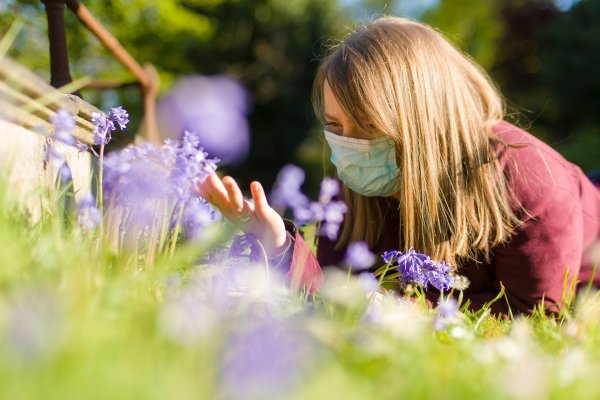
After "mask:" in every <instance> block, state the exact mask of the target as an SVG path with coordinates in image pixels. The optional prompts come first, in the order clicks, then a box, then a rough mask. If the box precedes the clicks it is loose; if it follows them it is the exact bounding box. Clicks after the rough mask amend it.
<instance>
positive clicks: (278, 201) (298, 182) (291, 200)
mask: <svg viewBox="0 0 600 400" xmlns="http://www.w3.org/2000/svg"><path fill="white" fill-rule="evenodd" d="M304 178H305V173H304V171H303V170H302V168H300V167H297V166H295V165H291V164H288V165H285V166H284V167H283V168H282V169H281V171H279V174H277V179H276V181H275V184H274V185H273V187H274V189H273V192H272V193H271V196H270V202H271V205H272V206H273V207H275V208H279V209H282V210H283V209H285V208H287V207H289V208H291V209H292V210H294V212H295V210H296V209H298V208H300V207H305V206H306V205H307V204H308V203H309V200H308V198H307V197H306V196H305V195H304V194H303V193H302V192H301V190H300V187H301V186H302V184H303V183H304ZM306 220H307V221H308V220H310V217H308V218H307V219H306Z"/></svg>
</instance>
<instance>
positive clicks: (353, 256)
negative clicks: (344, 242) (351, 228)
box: [344, 241, 375, 269]
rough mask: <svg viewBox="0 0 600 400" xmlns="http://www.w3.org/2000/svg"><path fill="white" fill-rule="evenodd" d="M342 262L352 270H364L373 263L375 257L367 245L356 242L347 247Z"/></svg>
mask: <svg viewBox="0 0 600 400" xmlns="http://www.w3.org/2000/svg"><path fill="white" fill-rule="evenodd" d="M344 261H345V262H346V264H348V265H350V266H352V267H353V268H354V269H366V268H369V267H370V266H371V265H373V263H374V262H375V255H374V254H373V253H372V252H371V250H369V246H368V245H367V243H365V242H363V241H358V242H353V243H350V245H348V248H347V249H346V255H345V258H344Z"/></svg>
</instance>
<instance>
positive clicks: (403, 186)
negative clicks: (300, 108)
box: [198, 17, 600, 313]
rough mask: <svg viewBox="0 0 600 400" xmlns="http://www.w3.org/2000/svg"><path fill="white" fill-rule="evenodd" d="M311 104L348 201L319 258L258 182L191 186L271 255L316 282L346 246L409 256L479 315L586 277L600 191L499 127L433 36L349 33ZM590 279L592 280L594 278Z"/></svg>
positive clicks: (397, 30)
mask: <svg viewBox="0 0 600 400" xmlns="http://www.w3.org/2000/svg"><path fill="white" fill-rule="evenodd" d="M314 106H315V109H316V111H317V113H318V115H319V116H320V117H321V118H322V119H323V121H324V123H325V139H326V141H327V143H328V145H329V148H330V150H331V162H332V163H333V165H334V166H335V167H336V170H337V175H338V177H339V179H340V180H341V181H342V182H343V188H344V200H345V202H346V204H347V206H348V212H347V214H346V220H345V223H344V224H343V226H342V230H341V235H340V237H339V240H337V242H332V241H328V240H327V239H326V238H321V239H320V241H319V245H318V248H317V256H316V258H315V257H314V256H313V255H312V253H311V252H310V251H309V250H308V247H307V245H306V243H305V242H304V241H303V239H302V237H301V236H300V235H299V234H298V232H297V230H296V228H295V227H294V226H293V224H291V223H289V222H287V221H286V222H284V220H283V219H282V218H281V217H280V216H279V214H277V212H275V211H274V210H273V209H272V208H271V207H270V206H269V204H268V203H267V200H266V197H265V193H264V191H263V189H262V187H261V185H260V183H258V182H252V183H251V185H250V190H251V193H252V198H253V200H254V204H251V203H249V202H247V201H245V200H244V198H243V196H242V193H241V191H240V188H239V187H238V185H237V184H236V182H235V181H234V180H233V179H232V178H231V177H224V178H223V179H222V181H221V180H220V179H219V178H218V177H217V176H216V175H213V176H211V177H210V178H208V179H207V180H205V181H204V182H203V183H202V185H201V187H199V188H198V190H199V192H200V194H201V195H203V196H204V197H205V198H206V199H207V200H209V201H210V202H211V203H212V204H213V205H215V206H216V207H218V208H219V209H220V210H221V211H222V212H223V214H224V215H225V216H226V217H227V218H229V219H230V220H232V221H245V220H249V222H248V224H247V225H245V230H246V231H247V232H252V233H254V234H256V235H257V237H258V238H259V240H260V241H261V242H262V244H263V246H264V248H265V250H266V252H267V253H268V255H269V256H270V257H271V261H272V262H274V263H279V264H282V263H283V264H289V265H290V266H289V271H290V272H289V274H290V275H291V276H293V277H295V278H296V279H299V280H300V281H301V282H303V283H305V284H306V285H308V286H309V287H310V288H311V289H313V290H314V289H316V288H318V286H319V284H320V282H321V279H322V274H321V267H320V266H326V265H332V264H336V263H337V262H339V261H340V259H341V258H342V255H343V254H344V250H345V248H346V246H347V245H348V244H350V243H351V242H354V241H358V240H364V241H366V242H367V243H368V244H369V246H370V248H371V250H372V251H374V252H376V253H377V254H381V253H382V252H383V251H386V250H391V249H399V250H401V251H407V250H408V249H410V248H414V249H415V250H416V251H418V252H420V253H426V254H428V255H430V256H431V258H432V259H434V260H438V261H441V260H445V261H446V262H449V263H450V264H451V265H452V267H453V268H454V269H455V270H457V272H458V273H460V274H462V275H465V276H466V277H467V278H468V279H469V280H470V286H469V288H468V289H467V290H466V291H465V296H466V298H468V299H469V300H470V304H471V305H470V306H471V308H472V309H479V308H480V307H481V306H482V305H483V304H484V303H486V302H487V301H489V300H492V299H493V298H494V297H495V296H496V295H497V293H498V292H499V290H500V288H501V285H503V286H504V287H505V290H506V296H507V300H508V304H507V302H505V301H498V302H495V303H494V305H493V306H492V311H494V312H499V313H508V312H509V307H510V308H511V309H512V311H513V312H514V311H520V312H524V313H531V312H532V311H533V309H534V307H535V306H536V305H538V304H539V303H542V302H543V304H542V305H544V306H546V307H548V308H549V310H550V311H556V310H557V309H558V308H560V306H561V304H562V302H563V291H564V282H565V279H567V281H568V284H570V283H571V282H573V280H575V279H578V280H579V281H583V282H587V281H588V280H589V279H590V277H591V275H592V264H593V263H594V262H596V263H597V261H598V255H597V254H598V246H599V243H600V240H599V239H600V187H598V186H595V185H594V183H592V182H591V181H590V180H589V179H588V178H587V177H586V176H585V175H584V174H583V172H582V171H581V169H580V168H578V167H577V166H575V165H573V164H571V163H569V162H568V161H566V160H565V159H564V158H563V157H562V156H561V155H559V154H558V153H557V152H556V151H554V150H553V149H552V148H550V147H549V146H548V145H546V144H544V143H543V142H541V141H540V140H538V139H536V138H535V137H533V136H532V135H530V134H529V133H527V132H525V131H523V130H521V129H519V128H518V127H516V126H514V125H511V124H510V123H508V122H505V121H504V120H503V119H504V117H505V111H504V108H503V102H502V99H501V96H500V94H499V93H498V92H497V90H496V89H495V87H494V85H493V84H492V82H491V81H490V78H489V77H488V76H487V74H486V73H485V72H484V71H483V70H482V69H481V68H480V67H479V66H478V65H476V64H475V63H474V62H473V61H472V60H471V59H469V58H468V57H467V56H465V55H464V54H462V53H461V52H460V51H458V50H457V49H456V48H455V47H453V46H452V45H451V44H450V43H449V42H448V41H447V40H446V39H445V38H443V36H442V35H441V34H440V33H438V32H437V31H435V30H434V29H432V28H430V27H428V26H426V25H424V24H422V23H418V22H415V21H410V20H407V19H403V18H398V17H384V18H380V19H378V20H376V21H375V22H372V23H370V24H368V25H366V26H362V27H360V28H359V29H357V30H356V31H355V32H353V33H352V34H350V35H349V36H348V37H347V38H346V39H345V40H344V41H342V42H341V43H340V44H339V45H338V46H337V47H336V48H334V49H333V50H332V52H331V53H330V54H329V55H328V56H327V57H326V58H325V59H324V60H323V61H322V63H321V66H320V68H319V70H318V73H317V77H316V80H315V84H314ZM595 282H596V283H599V282H600V279H599V278H598V277H597V278H596V280H595Z"/></svg>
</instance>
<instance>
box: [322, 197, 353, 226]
mask: <svg viewBox="0 0 600 400" xmlns="http://www.w3.org/2000/svg"><path fill="white" fill-rule="evenodd" d="M347 211H348V206H346V203H344V202H343V201H332V202H330V203H327V204H326V206H325V214H324V215H323V219H324V220H325V221H327V222H330V223H331V222H333V223H336V224H341V223H342V222H344V214H345V213H346V212H347Z"/></svg>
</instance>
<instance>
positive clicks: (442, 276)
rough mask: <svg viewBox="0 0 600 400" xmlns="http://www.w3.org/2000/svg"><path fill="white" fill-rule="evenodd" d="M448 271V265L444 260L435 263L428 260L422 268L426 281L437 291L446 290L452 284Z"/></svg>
mask: <svg viewBox="0 0 600 400" xmlns="http://www.w3.org/2000/svg"><path fill="white" fill-rule="evenodd" d="M450 273H451V269H450V266H449V265H448V264H447V263H446V262H445V261H442V262H441V263H436V262H434V261H432V260H429V261H428V262H426V263H425V265H424V268H423V274H424V275H425V279H426V282H427V283H428V284H430V285H432V286H433V287H435V288H436V289H437V290H439V291H443V290H448V289H450V287H451V286H452V276H451V274H450Z"/></svg>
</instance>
